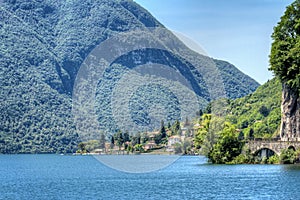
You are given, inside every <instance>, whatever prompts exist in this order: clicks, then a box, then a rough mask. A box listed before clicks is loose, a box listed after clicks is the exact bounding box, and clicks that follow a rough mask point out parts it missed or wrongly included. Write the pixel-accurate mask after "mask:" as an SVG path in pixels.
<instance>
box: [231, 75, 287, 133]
mask: <svg viewBox="0 0 300 200" xmlns="http://www.w3.org/2000/svg"><path fill="white" fill-rule="evenodd" d="M281 88H282V86H281V83H280V81H279V80H278V79H277V78H274V79H272V80H270V81H268V82H267V83H265V84H263V85H262V86H260V87H259V88H258V89H257V90H256V91H255V92H254V93H252V94H249V95H247V96H245V97H242V98H239V99H236V100H232V101H231V103H230V105H229V107H230V108H229V110H228V111H229V112H228V113H229V114H228V116H227V118H228V120H229V121H230V122H231V123H232V124H235V125H236V127H237V128H239V129H240V130H241V132H242V133H243V136H244V137H245V138H249V137H250V138H254V137H255V138H271V137H279V125H280V120H281V114H280V112H281V111H280V103H281Z"/></svg>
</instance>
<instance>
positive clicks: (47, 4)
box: [0, 0, 258, 153]
mask: <svg viewBox="0 0 300 200" xmlns="http://www.w3.org/2000/svg"><path fill="white" fill-rule="evenodd" d="M146 27H163V26H162V25H161V24H160V23H159V22H158V21H157V20H156V19H155V18H153V17H152V16H151V14H150V13H148V12H147V11H146V10H145V9H143V8H141V7H140V6H139V5H137V4H136V3H134V2H133V1H125V0H122V1H117V0H113V1H106V0H97V1H91V0H90V1H89V0H88V1H78V0H71V1H59V0H45V1H39V0H30V1H25V0H24V1H23V0H4V1H3V2H2V3H1V4H0V38H1V45H0V79H1V82H0V87H1V91H0V101H1V105H0V120H1V121H0V152H2V153H15V152H37V153H38V152H74V150H75V149H76V147H77V143H78V141H79V138H78V134H77V131H76V128H75V125H74V123H73V118H72V115H71V109H72V90H73V85H74V81H75V78H76V75H77V72H78V70H79V68H80V66H81V64H82V63H83V61H84V60H85V59H86V57H87V56H88V55H89V53H90V52H91V51H92V50H93V49H94V48H95V47H96V46H97V45H98V44H100V43H101V42H103V41H104V40H106V39H107V38H109V37H111V36H113V35H115V34H118V33H120V32H126V31H129V30H134V29H138V28H140V29H143V28H146ZM174 40H175V41H177V39H176V38H174ZM178 42H179V41H178ZM187 51H188V50H187ZM152 53H157V52H152ZM170 56H171V55H170ZM177 59H178V58H177ZM161 60H162V63H164V64H169V65H170V63H172V62H173V61H174V60H176V58H171V57H168V55H165V57H163V58H161ZM179 60H180V59H179ZM166 61H168V62H166ZM216 63H217V67H218V69H219V71H220V74H221V77H222V79H223V80H224V85H225V89H226V93H227V94H228V96H229V97H230V98H237V97H241V96H244V95H246V94H249V93H251V92H253V91H254V90H255V88H256V87H258V83H257V82H256V81H254V80H253V79H251V78H249V77H248V76H246V75H245V74H242V73H239V72H237V69H236V68H235V67H234V66H232V65H230V64H228V63H224V62H223V61H216ZM119 64H124V63H122V62H120V63H119ZM113 69H114V70H117V69H118V68H113ZM121 72H122V71H118V73H121ZM186 77H188V76H186ZM194 77H198V79H196V80H197V81H196V82H195V81H194V82H193V83H194V84H195V85H196V86H197V87H198V88H199V93H200V92H201V94H203V96H202V97H201V98H203V99H204V103H207V102H208V101H210V100H211V99H210V97H209V94H208V92H207V88H206V85H205V84H204V82H203V79H201V75H197V74H195V72H193V73H192V74H191V75H190V77H188V78H187V79H188V80H189V81H191V80H192V78H194ZM241 80H245V81H241ZM107 84H108V85H105V87H108V88H110V87H112V88H113V87H114V86H115V85H110V84H109V82H107ZM159 89H161V88H159ZM98 90H99V91H105V90H101V87H99V88H98ZM144 92H146V96H147V94H148V95H149V94H151V90H150V91H149V88H148V89H145V91H142V92H141V94H142V95H143V96H145V93H144ZM104 95H105V94H104ZM159 95H160V93H159V92H158V93H156V95H155V98H158V99H159ZM138 97H139V96H138ZM167 98H168V97H167V96H166V97H165V99H167ZM100 100H101V99H100ZM164 101H165V100H162V102H164ZM101 102H102V101H101ZM140 102H141V99H140V100H139V102H136V103H135V102H133V103H132V105H133V108H134V107H139V104H140ZM158 102H160V101H158ZM103 103H104V104H100V106H99V109H98V112H99V113H98V114H99V115H100V117H99V121H100V122H101V123H104V125H105V126H108V127H109V129H108V130H111V131H113V130H115V129H116V127H113V125H111V124H109V123H111V120H110V118H109V117H108V119H107V120H103V119H104V118H103V117H101V116H102V114H101V113H103V115H105V117H106V115H108V116H109V114H106V113H107V108H106V107H105V106H104V105H105V103H107V102H103ZM148 103H151V102H148ZM165 103H166V104H167V103H168V102H165ZM142 105H143V104H142ZM175 110H176V109H175ZM145 112H146V111H145ZM136 113H137V112H135V111H134V110H133V111H132V115H135V116H134V118H135V119H140V118H141V120H142V121H143V120H145V118H146V117H147V115H136ZM172 114H173V115H174V116H176V115H175V114H174V113H170V115H172ZM105 119H106V118H105ZM101 120H102V121H101Z"/></svg>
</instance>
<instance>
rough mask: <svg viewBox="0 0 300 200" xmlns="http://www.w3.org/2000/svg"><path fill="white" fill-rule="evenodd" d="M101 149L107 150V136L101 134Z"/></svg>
mask: <svg viewBox="0 0 300 200" xmlns="http://www.w3.org/2000/svg"><path fill="white" fill-rule="evenodd" d="M99 148H101V149H104V148H105V135H104V134H103V133H101V134H100V140H99Z"/></svg>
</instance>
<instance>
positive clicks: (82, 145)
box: [78, 142, 86, 153]
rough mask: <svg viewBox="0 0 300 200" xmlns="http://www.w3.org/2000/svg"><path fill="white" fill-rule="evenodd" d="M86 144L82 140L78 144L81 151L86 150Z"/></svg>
mask: <svg viewBox="0 0 300 200" xmlns="http://www.w3.org/2000/svg"><path fill="white" fill-rule="evenodd" d="M85 146H86V144H85V143H84V142H80V143H79V144H78V148H79V149H80V151H81V153H83V152H85V151H86V149H85Z"/></svg>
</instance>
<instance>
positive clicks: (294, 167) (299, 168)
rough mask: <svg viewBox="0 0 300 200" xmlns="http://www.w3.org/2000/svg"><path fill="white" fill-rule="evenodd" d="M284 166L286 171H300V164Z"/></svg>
mask: <svg viewBox="0 0 300 200" xmlns="http://www.w3.org/2000/svg"><path fill="white" fill-rule="evenodd" d="M282 167H283V169H284V170H285V171H299V172H300V164H294V165H282ZM299 181H300V180H299Z"/></svg>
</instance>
